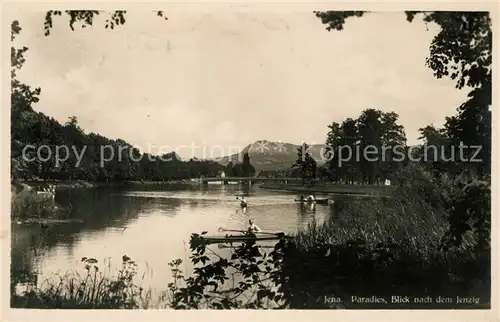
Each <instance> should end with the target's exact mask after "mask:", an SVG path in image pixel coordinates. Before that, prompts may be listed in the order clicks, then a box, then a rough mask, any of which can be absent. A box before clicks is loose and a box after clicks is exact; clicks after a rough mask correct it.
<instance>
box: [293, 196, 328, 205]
mask: <svg viewBox="0 0 500 322" xmlns="http://www.w3.org/2000/svg"><path fill="white" fill-rule="evenodd" d="M328 201H329V200H328V198H324V199H315V200H314V201H313V200H307V199H306V200H300V199H295V202H300V203H317V204H324V205H327V204H328Z"/></svg>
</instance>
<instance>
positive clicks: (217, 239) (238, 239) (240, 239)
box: [202, 235, 282, 244]
mask: <svg viewBox="0 0 500 322" xmlns="http://www.w3.org/2000/svg"><path fill="white" fill-rule="evenodd" d="M202 238H203V241H204V243H205V244H232V243H245V242H257V241H266V240H279V239H280V238H282V237H280V236H245V235H241V236H234V235H229V236H228V235H226V236H203V237H202Z"/></svg>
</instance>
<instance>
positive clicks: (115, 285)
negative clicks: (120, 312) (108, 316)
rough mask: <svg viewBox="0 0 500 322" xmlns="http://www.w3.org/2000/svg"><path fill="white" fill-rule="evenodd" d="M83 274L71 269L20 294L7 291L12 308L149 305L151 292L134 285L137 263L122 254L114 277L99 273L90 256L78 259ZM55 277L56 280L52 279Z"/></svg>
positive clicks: (86, 307)
mask: <svg viewBox="0 0 500 322" xmlns="http://www.w3.org/2000/svg"><path fill="white" fill-rule="evenodd" d="M82 263H83V264H84V268H85V272H86V273H85V275H84V276H81V275H80V274H78V273H77V272H74V271H71V272H68V273H67V274H65V275H63V276H56V278H51V279H47V280H46V281H45V282H44V283H42V285H40V286H37V285H32V286H30V287H28V288H27V290H26V291H24V292H23V293H21V294H11V306H12V307H16V308H39V309H42V308H52V309H139V308H147V307H148V306H149V305H150V300H151V298H150V296H151V292H149V291H148V292H145V291H144V290H143V289H142V287H139V286H137V285H136V284H135V282H134V278H135V276H136V275H137V265H136V263H135V262H134V261H132V260H131V259H130V258H127V257H126V256H124V258H123V262H122V268H121V269H120V270H119V271H118V274H117V276H108V275H106V274H105V273H103V272H101V271H100V269H99V267H98V265H97V264H98V262H97V260H96V259H94V258H86V257H84V258H82ZM56 279H58V280H59V281H55V280H56Z"/></svg>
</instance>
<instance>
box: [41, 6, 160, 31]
mask: <svg viewBox="0 0 500 322" xmlns="http://www.w3.org/2000/svg"><path fill="white" fill-rule="evenodd" d="M153 12H154V13H156V15H157V16H158V17H161V18H163V19H165V20H168V18H167V17H166V16H165V13H164V12H163V11H153ZM103 14H107V15H108V17H107V19H106V20H105V24H104V27H105V28H106V29H108V28H109V29H114V28H115V27H118V26H121V25H123V24H125V22H126V18H127V11H125V10H115V11H113V12H104V11H98V10H65V11H59V10H50V11H47V12H46V14H45V21H44V29H45V36H49V35H50V31H51V30H52V28H53V27H54V18H55V17H63V16H65V17H66V18H68V19H69V27H70V28H71V30H75V24H77V23H79V24H80V26H81V28H86V27H88V26H92V25H93V24H94V20H95V19H96V18H97V16H100V15H103Z"/></svg>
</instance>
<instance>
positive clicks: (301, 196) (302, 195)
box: [299, 193, 306, 201]
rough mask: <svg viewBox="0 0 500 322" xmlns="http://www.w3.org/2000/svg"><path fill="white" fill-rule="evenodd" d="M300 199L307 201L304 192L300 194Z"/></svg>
mask: <svg viewBox="0 0 500 322" xmlns="http://www.w3.org/2000/svg"><path fill="white" fill-rule="evenodd" d="M299 200H300V201H305V200H306V198H305V197H304V194H303V193H302V194H301V195H300V199H299Z"/></svg>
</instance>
